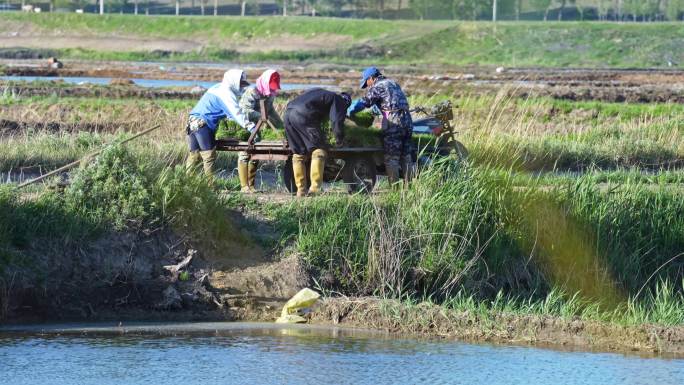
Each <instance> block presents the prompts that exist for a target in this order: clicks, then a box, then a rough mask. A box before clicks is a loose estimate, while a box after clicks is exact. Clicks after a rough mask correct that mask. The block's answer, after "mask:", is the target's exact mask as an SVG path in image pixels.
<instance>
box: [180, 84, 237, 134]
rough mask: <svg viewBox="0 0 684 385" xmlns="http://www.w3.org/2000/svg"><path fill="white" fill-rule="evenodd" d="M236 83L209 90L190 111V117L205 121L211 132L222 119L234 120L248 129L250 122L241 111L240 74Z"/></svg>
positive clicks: (215, 86)
mask: <svg viewBox="0 0 684 385" xmlns="http://www.w3.org/2000/svg"><path fill="white" fill-rule="evenodd" d="M231 80H233V79H231ZM231 83H232V82H231ZM235 83H236V84H226V83H225V82H224V83H219V84H216V85H214V86H212V87H211V88H209V89H208V90H207V92H205V93H204V95H202V98H201V99H200V100H199V102H197V104H196V105H195V108H193V109H192V111H190V115H193V116H197V117H200V118H202V119H204V121H206V122H207V126H208V127H209V129H211V130H216V128H217V127H218V124H219V122H220V121H221V120H222V119H231V120H234V121H235V122H237V124H239V125H240V126H241V127H243V128H247V125H248V122H249V120H248V119H247V117H246V116H245V114H244V112H243V111H242V110H241V109H240V103H239V100H240V96H241V92H240V86H239V84H240V78H239V74H238V75H237V78H236V79H235Z"/></svg>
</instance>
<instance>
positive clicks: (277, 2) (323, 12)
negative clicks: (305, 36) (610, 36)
mask: <svg viewBox="0 0 684 385" xmlns="http://www.w3.org/2000/svg"><path fill="white" fill-rule="evenodd" d="M5 3H6V4H7V7H6V8H11V7H10V5H11V4H18V0H11V1H10V0H6V1H5ZM25 4H35V5H36V6H41V5H42V6H43V7H44V8H43V10H46V11H47V10H49V11H53V10H75V9H82V10H86V11H87V12H97V11H100V12H101V13H103V12H104V13H136V14H137V13H148V14H160V13H161V14H164V13H172V14H173V13H175V14H202V15H205V14H209V15H211V14H213V15H218V14H223V15H235V14H239V15H273V14H279V15H311V16H338V17H356V18H381V19H412V18H417V19H451V20H544V21H547V20H559V21H561V20H604V21H609V20H612V21H635V22H636V21H642V22H647V21H676V20H683V19H684V0H156V1H153V0H36V1H35V2H32V1H31V0H21V5H22V6H23V5H25ZM45 6H46V7H45Z"/></svg>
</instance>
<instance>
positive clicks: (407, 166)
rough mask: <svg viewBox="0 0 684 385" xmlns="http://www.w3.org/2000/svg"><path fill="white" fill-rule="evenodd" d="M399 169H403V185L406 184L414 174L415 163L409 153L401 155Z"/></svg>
mask: <svg viewBox="0 0 684 385" xmlns="http://www.w3.org/2000/svg"><path fill="white" fill-rule="evenodd" d="M401 169H402V170H404V185H408V184H409V182H411V180H413V177H414V176H415V175H416V164H415V163H413V160H412V159H411V156H410V155H408V156H402V157H401Z"/></svg>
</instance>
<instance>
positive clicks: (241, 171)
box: [238, 70, 283, 193]
mask: <svg viewBox="0 0 684 385" xmlns="http://www.w3.org/2000/svg"><path fill="white" fill-rule="evenodd" d="M278 90H280V74H279V73H278V72H276V71H274V70H267V71H265V72H264V73H263V74H261V76H259V78H258V79H257V81H256V87H250V88H248V89H247V90H246V91H245V93H244V94H243V95H242V98H241V99H240V108H241V109H242V112H244V114H245V115H246V116H247V119H249V121H250V122H252V123H254V124H256V123H257V122H258V121H259V119H261V103H260V101H261V100H264V107H266V116H267V117H268V120H269V121H270V122H271V123H273V125H274V126H275V127H277V128H281V127H283V121H282V120H281V119H280V115H278V112H277V111H276V110H275V108H273V100H274V99H275V97H276V94H277V93H278ZM258 165H259V162H258V161H256V160H251V157H250V155H249V154H248V153H247V152H246V151H241V152H240V153H239V154H238V175H239V176H240V186H241V187H242V192H244V193H254V192H256V189H255V187H254V180H255V179H256V172H257V166H258Z"/></svg>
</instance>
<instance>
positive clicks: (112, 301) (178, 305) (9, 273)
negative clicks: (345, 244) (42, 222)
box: [0, 229, 309, 323]
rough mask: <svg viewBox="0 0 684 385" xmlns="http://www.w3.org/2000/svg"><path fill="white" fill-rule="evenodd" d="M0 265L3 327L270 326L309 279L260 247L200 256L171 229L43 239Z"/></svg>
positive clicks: (288, 260) (298, 264)
mask: <svg viewBox="0 0 684 385" xmlns="http://www.w3.org/2000/svg"><path fill="white" fill-rule="evenodd" d="M13 255H14V257H13V258H12V259H11V260H10V262H9V263H8V262H3V259H0V263H4V264H5V265H4V266H2V265H0V268H1V269H0V323H2V322H3V321H4V322H7V323H17V322H21V323H26V322H55V321H105V320H108V321H121V320H165V321H166V320H178V321H185V320H224V321H234V320H261V321H272V320H274V319H275V318H276V316H277V314H278V313H279V311H280V306H282V304H283V303H284V302H285V301H287V299H289V298H290V297H291V296H292V295H294V294H295V293H296V292H297V291H299V290H300V289H301V288H303V287H307V286H308V285H309V276H308V274H307V272H306V270H305V268H304V265H303V263H302V261H301V259H300V258H298V257H297V256H289V257H280V256H277V257H276V256H270V255H266V254H265V253H264V251H263V250H262V249H261V248H260V247H259V246H258V245H256V244H252V245H247V246H245V245H235V247H231V248H230V249H229V250H224V251H216V250H213V251H209V250H202V249H200V248H198V247H197V245H195V244H194V243H193V242H192V241H190V240H189V239H187V238H186V237H183V236H180V235H177V234H176V233H174V232H173V231H172V230H169V229H166V230H163V229H161V230H156V231H138V232H131V231H127V232H114V231H110V232H106V233H105V234H103V235H101V236H99V237H97V238H96V239H93V240H88V239H83V240H79V241H74V242H68V244H66V245H65V244H64V243H62V242H58V241H55V240H52V239H49V238H48V239H39V240H34V241H33V242H31V244H30V245H28V246H26V247H24V248H22V249H21V250H14V252H13Z"/></svg>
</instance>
